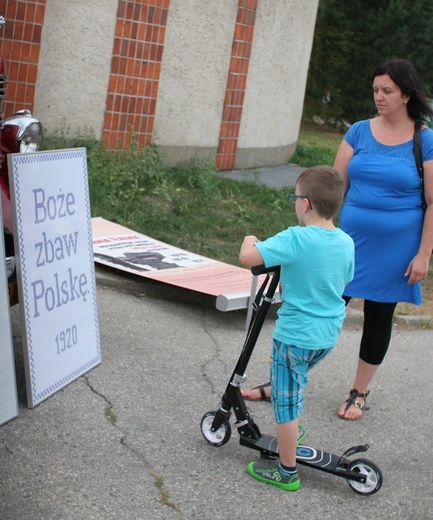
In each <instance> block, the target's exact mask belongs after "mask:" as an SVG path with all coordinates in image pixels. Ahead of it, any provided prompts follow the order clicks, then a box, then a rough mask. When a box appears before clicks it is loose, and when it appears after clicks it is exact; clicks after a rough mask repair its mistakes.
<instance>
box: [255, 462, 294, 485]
mask: <svg viewBox="0 0 433 520" xmlns="http://www.w3.org/2000/svg"><path fill="white" fill-rule="evenodd" d="M248 473H249V474H250V475H251V476H252V477H254V478H256V479H257V480H260V481H261V482H266V484H272V485H273V486H277V487H279V488H282V489H285V490H286V491H296V490H297V489H299V488H300V486H301V480H300V478H299V475H298V473H294V474H293V475H290V476H288V477H285V476H283V475H281V473H280V470H279V469H278V462H277V463H275V462H273V463H272V462H267V463H263V462H250V463H249V464H248Z"/></svg>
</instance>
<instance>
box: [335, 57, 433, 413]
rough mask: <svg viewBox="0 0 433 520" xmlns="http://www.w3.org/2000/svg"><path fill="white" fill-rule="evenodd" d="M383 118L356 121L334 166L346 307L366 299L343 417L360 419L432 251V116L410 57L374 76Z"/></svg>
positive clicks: (415, 300) (416, 298) (416, 295)
mask: <svg viewBox="0 0 433 520" xmlns="http://www.w3.org/2000/svg"><path fill="white" fill-rule="evenodd" d="M373 97H374V102H375V105H376V108H377V112H378V116H377V117H375V118H373V119H368V120H364V121H359V122H357V123H355V124H353V125H352V126H351V127H350V129H349V130H348V132H347V133H346V135H345V136H344V139H343V141H342V143H341V145H340V148H339V150H338V153H337V156H336V158H335V163H334V167H335V168H336V169H337V170H339V171H340V172H341V173H342V174H343V175H344V177H345V179H346V183H347V192H346V199H345V202H344V204H343V207H342V209H341V213H340V223H339V225H340V227H341V229H342V230H343V231H345V232H346V233H348V234H349V235H350V236H351V237H352V239H353V240H354V242H355V277H354V279H353V281H352V282H351V283H350V284H349V285H348V286H347V287H346V290H345V293H344V297H345V299H346V302H348V301H349V300H350V298H352V297H356V298H361V299H363V300H364V326H363V334H362V339H361V345H360V351H359V359H358V367H357V371H356V375H355V380H354V383H353V385H352V389H351V390H350V393H349V398H348V399H347V400H346V402H345V403H344V404H343V405H342V406H341V407H340V408H339V410H338V415H339V416H340V417H341V418H343V419H347V420H357V419H360V418H361V417H362V414H363V411H364V410H365V403H366V398H367V395H368V386H369V384H370V382H371V380H372V379H373V377H374V375H375V374H376V372H377V370H378V368H379V366H380V365H381V363H382V362H383V359H384V357H385V354H386V352H387V349H388V346H389V343H390V339H391V330H392V320H393V314H394V310H395V307H396V305H397V303H398V302H410V303H414V304H416V305H420V304H421V302H422V295H421V282H422V281H423V280H425V278H426V277H427V273H428V269H429V263H430V256H431V253H432V248H433V130H430V129H428V128H427V127H426V126H425V125H423V127H422V132H421V137H422V159H423V165H424V194H425V201H426V204H427V206H426V209H425V210H424V209H423V207H422V198H421V195H422V184H421V180H420V176H419V174H418V171H417V168H416V163H415V159H414V155H413V148H414V141H413V136H414V128H415V121H423V120H426V119H427V118H431V117H432V115H433V111H432V109H431V108H430V106H429V104H428V102H427V98H426V95H425V93H424V92H423V90H422V88H421V85H420V81H419V79H418V75H417V72H416V70H415V68H414V66H413V64H412V63H410V62H408V61H406V60H392V61H389V62H387V63H384V64H383V65H381V66H379V67H378V68H377V69H376V70H375V71H374V74H373Z"/></svg>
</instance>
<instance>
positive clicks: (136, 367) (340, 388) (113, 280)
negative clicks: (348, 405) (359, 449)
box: [0, 268, 433, 520]
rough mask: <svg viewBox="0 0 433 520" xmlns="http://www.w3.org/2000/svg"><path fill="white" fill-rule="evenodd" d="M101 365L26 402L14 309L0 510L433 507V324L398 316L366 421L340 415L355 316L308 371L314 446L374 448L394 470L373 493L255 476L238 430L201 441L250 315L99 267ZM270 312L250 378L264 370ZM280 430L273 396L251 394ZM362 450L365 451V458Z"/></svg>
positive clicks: (155, 514)
mask: <svg viewBox="0 0 433 520" xmlns="http://www.w3.org/2000/svg"><path fill="white" fill-rule="evenodd" d="M96 278H97V297H98V311H99V326H100V337H101V347H102V363H101V364H100V365H99V366H97V367H95V368H94V369H93V370H91V371H90V372H88V373H86V374H85V375H83V376H81V377H80V378H78V379H77V380H75V381H74V382H72V383H70V384H69V385H68V386H66V387H65V388H63V389H62V390H60V391H58V392H57V393H56V394H54V395H52V396H51V397H49V398H48V399H47V400H45V401H44V402H42V403H41V404H39V405H38V406H36V407H35V408H33V409H29V408H27V406H26V397H25V381H24V371H23V363H22V337H21V326H20V318H19V312H18V306H15V307H14V308H12V309H11V314H12V326H13V339H14V350H15V362H16V370H17V386H18V393H19V415H18V417H17V418H15V419H13V420H11V421H10V422H8V423H7V424H5V425H3V426H2V427H0V519H1V520H84V519H85V520H107V519H116V520H153V519H155V520H156V519H166V520H171V519H176V520H184V519H185V520H186V519H205V520H207V519H209V520H211V519H220V518H238V517H242V518H249V519H251V520H259V519H263V518H289V517H290V518H291V517H293V518H301V517H302V518H306V519H317V518H321V519H324V520H327V519H333V520H340V519H341V520H343V519H344V520H346V519H347V518H350V519H352V520H370V519H375V520H376V519H402V520H403V519H405V520H407V519H417V520H424V519H430V518H433V513H432V511H433V496H432V492H431V490H432V481H433V453H432V451H431V450H430V435H431V426H432V418H431V411H430V396H431V395H432V393H433V378H432V377H431V374H432V368H431V367H432V366H433V349H432V348H431V345H432V343H433V331H432V330H429V329H423V328H422V327H421V326H420V327H411V328H409V327H406V326H405V324H404V323H402V324H400V323H396V325H395V330H394V332H393V337H392V342H391V347H390V351H389V354H388V356H387V359H386V361H385V363H384V365H383V366H382V367H381V368H380V370H379V372H378V374H377V376H376V378H375V380H374V382H373V383H372V385H371V389H370V390H371V394H370V396H369V398H368V405H369V406H370V410H369V411H368V412H366V413H365V415H364V417H363V419H362V420H360V421H357V422H348V421H343V420H341V419H339V418H338V417H337V415H336V410H337V408H338V406H339V405H340V404H341V403H342V402H343V400H344V399H345V398H346V397H347V393H348V391H349V389H350V385H351V383H352V377H353V374H354V369H355V365H356V360H357V352H358V345H359V341H360V335H361V329H360V320H359V316H358V315H357V314H356V312H352V311H349V316H348V319H347V320H346V323H345V325H344V328H343V332H342V334H341V337H340V340H339V343H338V345H337V346H336V347H335V349H334V351H333V353H332V354H331V355H330V356H329V357H328V358H327V359H326V360H325V361H324V362H323V363H322V364H320V365H319V366H318V367H317V368H315V369H314V370H313V371H312V373H311V378H310V383H309V386H308V388H307V395H306V399H305V407H304V413H303V415H302V418H301V419H302V420H301V422H302V424H303V425H304V426H305V428H306V429H307V438H306V441H305V444H308V445H310V446H313V447H316V448H320V449H324V450H327V451H330V452H333V453H335V454H338V455H341V454H342V453H343V452H344V451H345V450H346V449H347V448H349V447H351V446H355V445H360V444H365V443H369V444H370V445H371V447H370V449H369V451H368V452H367V453H366V454H364V455H362V454H361V455H358V456H359V457H365V458H368V459H370V460H371V461H373V462H374V463H375V464H376V465H378V466H379V468H380V469H381V471H382V473H383V478H384V483H383V486H382V488H381V489H380V490H379V491H378V492H377V493H376V494H374V495H372V496H362V495H359V494H357V493H355V492H354V491H353V490H352V489H351V488H350V487H349V486H348V485H347V483H346V482H345V480H344V479H343V478H339V477H335V476H333V475H329V474H326V473H323V472H320V471H317V470H314V469H311V468H309V467H305V466H300V467H299V473H300V476H301V489H300V490H299V491H297V492H294V493H290V492H286V491H283V490H280V489H277V488H274V487H272V486H267V485H265V484H262V483H260V482H258V481H255V480H254V479H252V478H251V477H250V476H249V475H248V473H247V464H248V462H250V461H252V460H258V458H259V454H258V452H256V451H253V450H250V449H248V448H246V447H243V446H240V445H239V441H238V433H237V430H236V429H235V428H233V431H232V436H231V439H230V440H229V442H228V443H227V444H226V445H224V446H221V447H218V448H217V447H214V446H211V445H209V444H208V443H207V442H206V440H205V439H204V438H203V436H202V433H201V429H200V421H201V418H202V416H203V415H204V414H205V413H206V412H208V411H212V410H215V409H216V408H217V406H218V404H219V400H220V398H221V396H222V393H223V392H224V389H225V386H226V385H227V382H228V379H229V377H230V375H231V373H232V371H233V368H234V366H235V363H236V361H237V358H238V356H239V353H240V350H241V348H242V345H243V343H244V339H245V319H246V311H235V312H229V313H223V312H220V311H217V310H216V309H215V307H214V305H213V302H212V301H211V300H209V298H205V297H201V296H199V295H196V294H190V293H189V292H188V291H182V290H177V289H175V288H170V287H168V286H163V285H158V284H155V283H152V282H149V281H147V280H144V279H141V278H140V279H135V278H134V277H133V276H132V275H124V274H122V273H116V272H114V271H110V270H108V269H99V268H97V277H96ZM274 317H275V315H274V310H272V311H271V312H270V314H269V318H268V319H267V320H266V321H265V324H264V326H263V329H262V333H261V335H260V337H259V339H258V342H257V346H256V349H255V351H254V354H253V356H252V359H251V362H250V365H249V369H248V371H247V374H248V375H249V378H248V380H247V381H246V383H245V385H247V386H249V385H252V384H256V383H260V382H263V381H266V380H267V379H268V372H269V352H270V345H271V336H272V329H273V320H274ZM248 406H249V408H250V410H251V411H253V412H254V417H255V421H256V423H257V424H258V425H259V427H260V429H261V430H262V431H263V432H264V433H269V434H273V433H274V423H273V416H272V409H271V406H270V404H269V403H262V402H260V403H250V404H249V405H248ZM356 457H357V456H355V457H354V458H356Z"/></svg>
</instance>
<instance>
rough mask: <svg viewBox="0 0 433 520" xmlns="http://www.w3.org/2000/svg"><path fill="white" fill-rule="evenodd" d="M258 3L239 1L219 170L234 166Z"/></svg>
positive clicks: (223, 122)
mask: <svg viewBox="0 0 433 520" xmlns="http://www.w3.org/2000/svg"><path fill="white" fill-rule="evenodd" d="M257 4H258V0H239V5H238V14H237V19H236V26H235V34H234V38H233V46H232V56H231V60H230V71H229V75H228V80H227V88H226V95H225V100H224V110H223V117H222V121H221V129H220V138H219V145H218V151H217V156H216V167H217V168H218V169H219V170H231V169H233V168H234V167H235V162H236V152H237V147H238V139H239V130H240V127H241V118H242V109H243V105H244V97H245V89H246V85H247V76H248V67H249V62H250V55H251V46H252V42H253V36H254V24H255V21H256V11H257Z"/></svg>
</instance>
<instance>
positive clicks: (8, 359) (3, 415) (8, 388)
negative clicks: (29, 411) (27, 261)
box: [0, 203, 18, 425]
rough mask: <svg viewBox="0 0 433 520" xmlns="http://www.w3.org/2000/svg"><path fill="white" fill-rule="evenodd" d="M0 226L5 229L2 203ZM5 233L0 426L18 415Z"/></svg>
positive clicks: (0, 252)
mask: <svg viewBox="0 0 433 520" xmlns="http://www.w3.org/2000/svg"><path fill="white" fill-rule="evenodd" d="M0 226H1V228H2V229H3V218H2V208H1V203H0ZM5 262H6V259H5V245H4V235H3V231H2V233H1V236H0V331H1V333H0V425H2V424H4V423H5V422H8V421H10V420H11V419H13V418H14V417H16V416H17V415H18V396H17V385H16V380H15V366H14V357H13V344H12V333H11V317H10V311H9V291H8V283H7V276H6V263H5Z"/></svg>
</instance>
